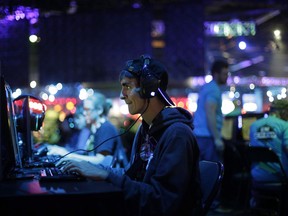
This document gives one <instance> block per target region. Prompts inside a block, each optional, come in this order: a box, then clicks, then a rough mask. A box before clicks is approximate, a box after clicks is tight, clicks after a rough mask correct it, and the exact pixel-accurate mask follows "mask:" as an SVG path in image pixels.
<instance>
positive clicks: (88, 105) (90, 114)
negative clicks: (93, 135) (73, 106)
mask: <svg viewBox="0 0 288 216" xmlns="http://www.w3.org/2000/svg"><path fill="white" fill-rule="evenodd" d="M83 109H84V112H83V114H84V116H85V120H86V124H87V125H91V124H92V123H94V122H95V121H96V117H97V116H96V115H97V113H96V110H95V107H94V105H93V102H92V101H91V100H84V102H83Z"/></svg>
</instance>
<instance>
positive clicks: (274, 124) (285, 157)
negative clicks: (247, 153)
mask: <svg viewBox="0 0 288 216" xmlns="http://www.w3.org/2000/svg"><path fill="white" fill-rule="evenodd" d="M287 120H288V100H285V99H282V100H275V101H274V102H273V103H272V104H271V106H270V111H269V116H268V117H266V118H265V117H264V118H261V119H258V120H256V121H255V122H253V123H252V124H251V126H250V145H251V146H263V147H267V148H271V149H273V150H274V151H275V152H276V154H277V155H278V157H279V158H280V160H281V162H282V164H283V167H284V169H285V171H286V174H287V175H288V122H287ZM251 175H252V178H253V180H254V181H275V182H279V181H280V178H281V176H280V175H281V172H280V167H279V166H277V165H275V164H272V163H259V164H258V165H256V166H253V167H252V169H251Z"/></svg>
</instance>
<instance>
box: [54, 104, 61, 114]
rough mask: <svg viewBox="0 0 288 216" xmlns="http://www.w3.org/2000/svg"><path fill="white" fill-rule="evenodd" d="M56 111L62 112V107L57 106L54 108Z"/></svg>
mask: <svg viewBox="0 0 288 216" xmlns="http://www.w3.org/2000/svg"><path fill="white" fill-rule="evenodd" d="M54 110H55V111H56V112H60V111H61V110H62V107H61V106H60V105H59V104H57V105H55V106H54Z"/></svg>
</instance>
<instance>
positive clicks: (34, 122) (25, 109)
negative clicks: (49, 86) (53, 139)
mask: <svg viewBox="0 0 288 216" xmlns="http://www.w3.org/2000/svg"><path fill="white" fill-rule="evenodd" d="M30 98H32V99H34V100H37V101H39V102H40V103H41V105H42V110H41V112H40V113H31V112H30V106H29V100H30ZM22 99H24V100H23V106H22V110H21V112H20V114H19V115H18V116H16V126H17V129H18V130H19V131H20V132H25V131H26V130H27V128H26V124H27V121H30V124H29V125H30V130H31V131H38V130H40V128H41V126H42V124H43V121H44V118H45V106H44V103H43V101H42V100H41V99H39V98H37V97H35V96H33V95H26V94H25V95H20V96H19V97H17V98H15V99H14V100H13V102H15V101H18V100H22Z"/></svg>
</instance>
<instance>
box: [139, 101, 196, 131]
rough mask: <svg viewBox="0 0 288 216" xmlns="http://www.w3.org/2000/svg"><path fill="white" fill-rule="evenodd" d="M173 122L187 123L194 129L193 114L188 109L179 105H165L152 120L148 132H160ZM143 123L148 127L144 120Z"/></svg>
mask: <svg viewBox="0 0 288 216" xmlns="http://www.w3.org/2000/svg"><path fill="white" fill-rule="evenodd" d="M175 122H182V123H184V124H186V125H188V126H189V127H190V128H191V129H192V130H193V129H194V125H193V116H192V115H191V113H190V112H189V111H187V110H186V109H183V108H181V107H167V108H165V109H163V110H162V111H161V112H160V113H159V114H158V115H157V116H156V118H155V119H154V120H153V125H152V127H151V128H150V130H149V134H154V133H157V132H160V131H162V130H163V129H165V128H167V127H169V126H170V125H171V124H173V123H175ZM143 124H144V125H143V126H144V127H145V126H146V127H148V126H147V124H146V123H145V122H143Z"/></svg>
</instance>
